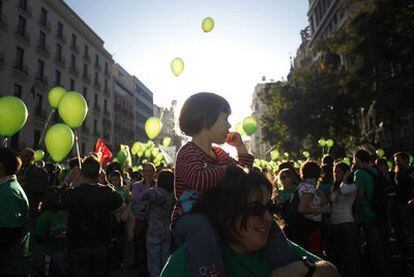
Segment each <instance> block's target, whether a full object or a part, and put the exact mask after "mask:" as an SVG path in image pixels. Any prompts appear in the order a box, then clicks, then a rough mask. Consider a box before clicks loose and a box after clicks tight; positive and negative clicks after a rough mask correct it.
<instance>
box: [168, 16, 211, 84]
mask: <svg viewBox="0 0 414 277" xmlns="http://www.w3.org/2000/svg"><path fill="white" fill-rule="evenodd" d="M201 28H202V29H203V31H204V32H205V33H209V32H211V31H212V30H213V28H214V20H213V19H212V18H211V17H206V18H204V19H203V22H202V23H201ZM171 71H172V73H173V74H174V75H175V77H178V76H179V75H180V74H181V73H183V71H184V61H183V59H182V58H180V57H176V58H174V59H173V60H172V61H171Z"/></svg>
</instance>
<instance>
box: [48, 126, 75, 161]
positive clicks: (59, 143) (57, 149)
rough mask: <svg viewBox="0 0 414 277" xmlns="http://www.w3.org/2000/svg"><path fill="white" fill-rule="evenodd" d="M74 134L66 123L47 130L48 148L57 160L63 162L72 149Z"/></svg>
mask: <svg viewBox="0 0 414 277" xmlns="http://www.w3.org/2000/svg"><path fill="white" fill-rule="evenodd" d="M73 142H74V135H73V132H72V130H71V129H70V128H69V127H68V126H67V125H66V124H61V123H59V124H56V125H53V126H52V127H50V128H49V130H47V133H46V137H45V144H46V149H47V152H48V153H49V155H50V156H51V157H52V159H53V160H54V161H55V162H61V161H63V159H64V158H65V157H66V156H67V155H68V154H69V152H70V150H72V146H73Z"/></svg>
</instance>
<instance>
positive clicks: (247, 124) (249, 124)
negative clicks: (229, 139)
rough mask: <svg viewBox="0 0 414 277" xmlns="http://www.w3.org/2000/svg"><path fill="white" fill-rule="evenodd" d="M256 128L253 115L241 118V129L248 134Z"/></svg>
mask: <svg viewBox="0 0 414 277" xmlns="http://www.w3.org/2000/svg"><path fill="white" fill-rule="evenodd" d="M256 129H257V121H256V119H255V118H254V117H253V116H248V117H246V118H245V119H244V120H243V130H244V131H245V132H246V134H248V135H249V136H250V135H252V134H253V133H254V132H255V131H256Z"/></svg>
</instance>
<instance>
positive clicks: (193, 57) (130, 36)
mask: <svg viewBox="0 0 414 277" xmlns="http://www.w3.org/2000/svg"><path fill="white" fill-rule="evenodd" d="M65 2H66V3H67V4H68V5H69V6H70V7H71V8H72V9H73V10H74V11H75V12H76V13H77V14H78V15H79V16H80V17H81V18H82V19H83V20H84V21H85V22H86V24H88V25H89V26H90V27H91V28H92V29H93V30H94V31H95V33H97V35H98V36H99V37H101V39H102V40H103V41H105V44H104V47H105V48H106V50H107V51H108V52H109V53H111V54H112V55H113V58H114V60H115V62H117V63H119V64H120V65H121V66H122V67H123V68H125V69H126V70H127V71H128V72H129V73H130V74H131V75H135V76H136V77H137V78H138V79H139V80H141V82H143V83H144V84H145V85H146V86H147V87H148V88H149V89H150V90H151V91H152V92H153V94H154V103H155V104H156V105H158V106H163V107H170V104H171V101H172V100H177V101H178V104H177V110H178V112H179V109H180V106H181V105H182V104H183V102H184V101H185V99H186V98H188V97H189V96H190V95H192V94H194V93H197V92H202V91H207V92H214V93H217V94H220V95H222V96H223V97H224V98H226V99H227V100H228V101H229V103H230V106H231V108H232V115H231V116H230V123H231V124H232V125H233V126H235V124H236V123H237V122H240V121H242V120H243V119H244V118H245V117H247V116H249V115H250V114H251V107H250V106H251V101H252V94H253V91H254V87H255V86H256V84H257V83H260V82H262V76H266V79H267V80H270V79H273V80H280V79H282V78H285V77H286V75H287V74H288V72H289V68H290V59H289V57H290V56H292V55H293V56H294V55H295V53H296V49H297V48H298V47H299V45H300V40H301V39H300V34H299V33H300V30H301V29H304V28H305V27H306V26H307V25H308V21H307V15H306V13H307V10H308V1H305V0H293V1H292V0H214V1H209V0H203V1H201V0H151V1H149V0H98V1H97V0H65ZM205 17H211V18H213V20H214V23H215V26H214V29H213V30H212V31H211V32H209V33H205V32H203V30H202V28H201V23H202V20H203V19H204V18H205ZM175 57H180V58H181V59H183V61H184V63H185V68H184V71H183V73H182V74H181V75H179V76H178V77H176V76H175V75H173V73H172V72H171V68H170V64H171V61H172V60H173V59H174V58H175Z"/></svg>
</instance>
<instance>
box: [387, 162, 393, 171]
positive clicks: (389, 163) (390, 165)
mask: <svg viewBox="0 0 414 277" xmlns="http://www.w3.org/2000/svg"><path fill="white" fill-rule="evenodd" d="M387 166H388V169H391V168H392V161H388V162H387Z"/></svg>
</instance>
